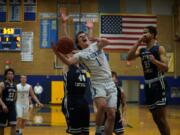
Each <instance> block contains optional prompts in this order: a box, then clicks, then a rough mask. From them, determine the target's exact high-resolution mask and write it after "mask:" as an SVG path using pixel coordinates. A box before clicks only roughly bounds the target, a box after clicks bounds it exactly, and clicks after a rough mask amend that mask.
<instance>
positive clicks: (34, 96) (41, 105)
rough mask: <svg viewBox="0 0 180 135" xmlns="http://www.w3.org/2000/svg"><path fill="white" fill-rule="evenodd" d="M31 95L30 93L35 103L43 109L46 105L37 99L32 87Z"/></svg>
mask: <svg viewBox="0 0 180 135" xmlns="http://www.w3.org/2000/svg"><path fill="white" fill-rule="evenodd" d="M29 93H30V96H31V97H32V98H33V99H34V101H36V103H37V104H38V105H39V106H40V107H43V106H44V105H43V104H42V103H41V102H40V101H39V99H38V98H37V97H36V95H35V94H34V92H33V89H32V87H30V90H29Z"/></svg>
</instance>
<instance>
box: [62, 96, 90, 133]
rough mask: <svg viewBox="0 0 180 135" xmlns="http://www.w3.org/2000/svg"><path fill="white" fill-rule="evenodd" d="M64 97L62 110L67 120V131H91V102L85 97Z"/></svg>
mask: <svg viewBox="0 0 180 135" xmlns="http://www.w3.org/2000/svg"><path fill="white" fill-rule="evenodd" d="M68 99H69V98H67V102H66V100H65V99H64V102H63V107H62V111H63V113H64V115H65V118H66V122H67V126H68V128H67V133H70V134H80V133H89V122H90V111H89V104H88V102H87V101H86V100H85V99H84V98H83V97H77V98H72V97H71V98H70V100H68Z"/></svg>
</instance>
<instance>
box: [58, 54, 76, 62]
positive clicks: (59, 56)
mask: <svg viewBox="0 0 180 135" xmlns="http://www.w3.org/2000/svg"><path fill="white" fill-rule="evenodd" d="M57 56H58V58H59V59H60V60H61V61H62V62H63V63H64V64H66V65H72V64H74V63H72V62H71V61H69V60H68V59H67V58H66V57H65V56H64V55H63V54H62V53H60V52H59V53H58V54H57Z"/></svg>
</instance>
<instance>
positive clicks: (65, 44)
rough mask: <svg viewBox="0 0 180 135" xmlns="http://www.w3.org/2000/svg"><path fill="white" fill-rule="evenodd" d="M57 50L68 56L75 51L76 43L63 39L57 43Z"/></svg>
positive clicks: (69, 39) (66, 38)
mask: <svg viewBox="0 0 180 135" xmlns="http://www.w3.org/2000/svg"><path fill="white" fill-rule="evenodd" d="M57 49H58V51H60V52H61V53H63V54H68V53H70V52H72V51H73V50H74V42H73V40H72V39H71V38H68V37H62V38H60V39H59V40H58V42H57Z"/></svg>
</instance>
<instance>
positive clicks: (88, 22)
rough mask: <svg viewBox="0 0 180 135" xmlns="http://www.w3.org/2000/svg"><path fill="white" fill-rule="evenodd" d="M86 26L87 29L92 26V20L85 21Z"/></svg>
mask: <svg viewBox="0 0 180 135" xmlns="http://www.w3.org/2000/svg"><path fill="white" fill-rule="evenodd" d="M86 27H87V28H88V29H92V28H93V27H94V24H93V22H92V21H87V22H86Z"/></svg>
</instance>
